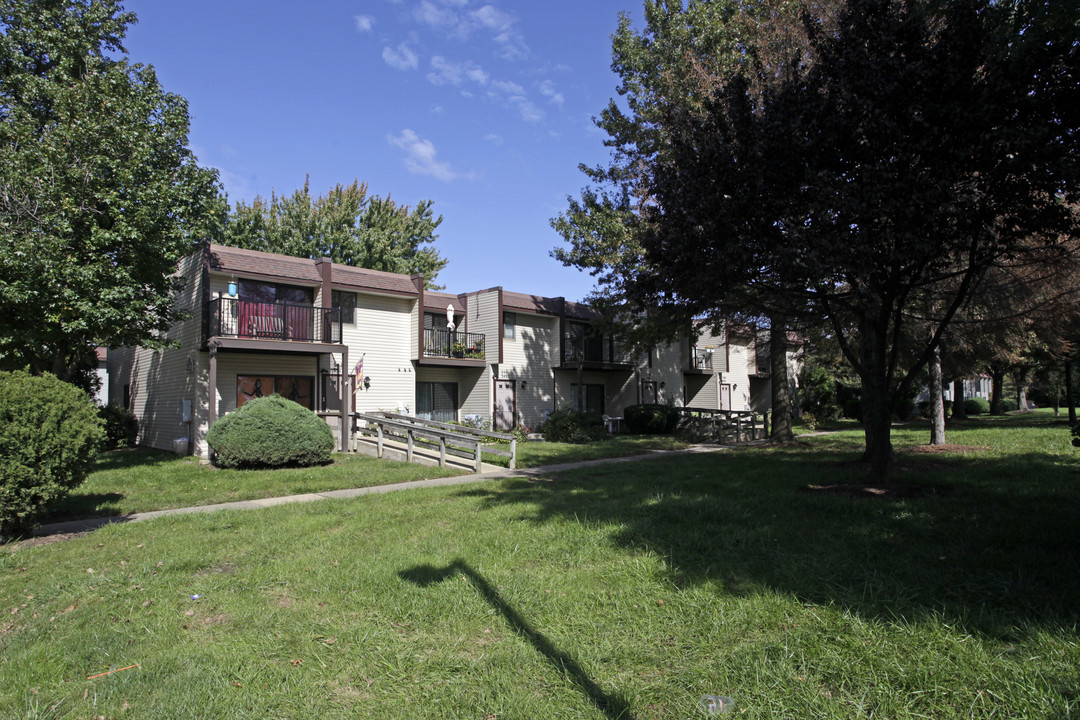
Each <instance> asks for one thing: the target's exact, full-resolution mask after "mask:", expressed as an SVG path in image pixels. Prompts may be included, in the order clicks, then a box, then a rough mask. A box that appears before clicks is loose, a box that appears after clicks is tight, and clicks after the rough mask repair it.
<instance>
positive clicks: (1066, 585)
mask: <svg viewBox="0 0 1080 720" xmlns="http://www.w3.org/2000/svg"><path fill="white" fill-rule="evenodd" d="M926 432H927V431H926V428H925V427H919V426H909V427H905V428H899V429H897V431H896V436H895V440H896V444H897V446H898V450H899V453H898V455H899V456H900V459H901V467H902V472H900V473H898V474H897V475H896V476H895V477H894V478H893V480H894V482H895V483H897V486H903V487H905V488H907V489H909V490H911V489H916V490H922V491H923V494H922V496H921V497H899V498H895V499H889V498H888V497H848V496H845V495H837V494H831V493H828V492H822V491H811V490H808V489H807V488H808V487H809V486H811V485H829V484H842V483H849V482H858V481H859V480H861V479H862V478H863V472H864V471H865V468H864V467H862V466H860V465H859V464H857V463H855V462H854V457H855V454H856V451H857V450H858V448H859V436H858V434H857V433H855V432H850V433H847V432H845V433H838V434H836V435H830V436H821V437H815V438H811V439H809V440H808V444H807V445H804V446H800V447H796V448H789V449H769V448H744V449H739V450H731V451H723V452H719V453H713V454H707V455H679V456H664V457H659V458H649V459H644V460H642V461H640V462H636V463H621V464H615V465H610V466H597V467H592V468H586V469H581V470H577V471H573V472H567V473H562V474H559V475H557V476H553V477H550V478H546V479H543V480H539V481H534V482H526V481H522V480H507V481H496V482H487V483H481V484H476V485H471V486H459V487H453V488H433V489H419V490H413V491H408V492H401V493H394V494H391V495H384V496H370V497H364V498H358V499H355V500H349V501H325V502H321V503H312V504H302V505H292V506H280V507H275V508H270V509H266V510H259V511H247V512H223V513H215V514H211V515H202V516H184V517H170V518H161V519H158V520H154V521H149V522H145V523H133V524H127V525H113V526H109V527H106V528H103V529H101V530H98V531H96V532H94V533H91V534H88V535H86V536H83V537H79V538H75V539H73V540H69V541H65V542H59V543H55V544H52V545H46V546H37V547H23V548H21V549H18V550H16V551H14V552H3V553H0V608H2V609H3V615H2V618H3V619H2V620H0V677H3V678H4V682H3V683H0V717H28V718H37V717H48V718H90V717H95V718H96V717H99V716H105V717H108V718H121V717H122V718H125V719H126V718H156V717H178V716H186V717H214V718H302V717H303V718H307V717H319V718H356V717H361V718H368V717H370V718H478V719H479V720H488V719H489V718H498V719H499V720H507V719H510V718H523V719H524V718H616V717H622V718H639V719H644V718H692V717H703V715H701V714H700V713H699V712H698V711H697V710H696V708H695V705H696V703H697V700H698V698H699V697H700V696H701V695H702V694H705V693H715V694H723V695H729V696H731V697H733V698H734V699H735V702H736V710H737V716H738V717H746V718H870V717H873V718H1066V717H1072V716H1075V715H1077V714H1078V713H1080V696H1078V690H1080V629H1078V626H1077V622H1078V608H1080V545H1078V543H1077V539H1078V533H1077V518H1078V517H1080V515H1078V510H1080V492H1078V483H1080V464H1078V462H1077V459H1076V456H1075V455H1074V451H1073V449H1072V448H1071V446H1070V445H1069V442H1068V430H1067V428H1066V427H1065V426H1062V425H1056V424H1054V422H1053V420H1052V419H1046V418H1041V417H1034V418H1018V419H1012V418H1010V419H1009V420H1008V421H1006V422H999V421H995V422H972V423H969V424H968V425H966V426H964V427H963V428H957V429H952V430H950V434H949V438H948V439H949V440H950V442H951V443H954V444H956V445H958V446H964V447H959V448H957V449H956V451H955V452H950V453H940V454H937V453H935V454H926V453H922V452H913V451H910V450H906V449H905V448H907V447H915V446H917V445H919V444H921V443H925V441H926ZM194 595H198V596H199V597H198V598H196V599H193V598H192V596H194ZM135 664H138V667H136V668H132V669H129V670H121V671H119V672H116V673H114V674H111V675H106V676H103V677H99V678H94V679H87V677H88V676H90V675H95V674H98V673H101V672H106V671H108V670H109V669H110V668H111V667H113V666H115V667H116V668H118V669H119V668H123V667H127V666H129V665H135Z"/></svg>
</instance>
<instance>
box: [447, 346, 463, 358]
mask: <svg viewBox="0 0 1080 720" xmlns="http://www.w3.org/2000/svg"><path fill="white" fill-rule="evenodd" d="M450 356H451V357H456V358H459V357H465V343H462V342H455V343H452V344H451V345H450Z"/></svg>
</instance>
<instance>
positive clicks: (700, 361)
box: [690, 348, 713, 370]
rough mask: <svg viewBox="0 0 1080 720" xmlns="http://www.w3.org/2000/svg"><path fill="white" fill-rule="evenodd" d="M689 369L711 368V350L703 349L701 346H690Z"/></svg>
mask: <svg viewBox="0 0 1080 720" xmlns="http://www.w3.org/2000/svg"><path fill="white" fill-rule="evenodd" d="M690 369H691V370H712V369H713V351H712V350H703V349H701V348H690Z"/></svg>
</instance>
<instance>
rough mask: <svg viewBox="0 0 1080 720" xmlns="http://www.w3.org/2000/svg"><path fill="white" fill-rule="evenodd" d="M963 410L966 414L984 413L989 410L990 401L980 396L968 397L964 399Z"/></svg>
mask: <svg viewBox="0 0 1080 720" xmlns="http://www.w3.org/2000/svg"><path fill="white" fill-rule="evenodd" d="M964 412H965V413H967V414H968V415H985V414H986V413H988V412H990V401H989V400H987V399H986V398H981V397H973V398H968V399H967V400H965V401H964Z"/></svg>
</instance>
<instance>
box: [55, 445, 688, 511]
mask: <svg viewBox="0 0 1080 720" xmlns="http://www.w3.org/2000/svg"><path fill="white" fill-rule="evenodd" d="M686 445H687V443H684V442H682V441H679V440H676V439H675V438H672V437H655V436H634V435H622V436H616V437H611V438H607V439H606V440H604V441H602V442H597V443H590V444H588V445H570V444H567V443H546V442H527V443H520V444H519V445H518V457H517V466H518V467H537V466H540V465H545V464H549V463H564V462H578V461H581V460H597V459H601V458H611V457H622V456H626V455H639V454H642V453H648V452H651V451H654V450H675V449H680V448H683V447H686ZM506 447H507V448H509V444H507V446H506ZM495 461H501V462H497V463H496V462H495ZM485 462H489V463H492V464H501V465H502V466H503V467H506V466H507V465H508V464H509V463H508V461H507V459H506V458H496V457H495V456H485ZM464 472H465V471H462V470H455V469H453V468H438V467H431V466H422V465H417V464H411V463H405V462H393V461H386V460H377V459H375V458H371V457H368V456H366V455H345V454H341V453H335V454H334V462H333V463H332V464H331V465H324V466H319V467H310V468H284V469H279V470H225V469H218V468H215V467H212V466H210V465H207V464H204V463H201V462H200V461H199V459H198V458H194V457H177V456H176V455H174V454H172V453H167V452H163V451H161V450H148V449H143V448H139V449H135V450H117V451H115V452H109V453H105V454H103V455H102V456H101V457H99V458H98V459H97V461H96V462H95V466H94V470H93V472H92V473H91V474H90V476H89V477H88V478H87V480H86V482H85V483H83V484H82V485H80V486H79V487H78V488H76V489H75V490H73V491H72V493H71V494H70V495H69V496H68V497H67V498H66V499H64V500H63V501H62V502H60V503H58V504H57V505H56V506H55V507H54V508H53V510H52V512H51V513H50V515H49V517H48V518H46V519H45V522H59V521H63V520H71V519H76V518H88V517H107V516H113V515H125V514H129V513H136V512H147V511H151V510H168V509H172V508H181V507H193V506H197V505H214V504H217V503H226V502H236V501H239V500H257V499H261V498H270V497H283V496H286V495H301V494H304V493H315V492H327V491H330V490H343V489H346V488H359V487H370V486H373V485H390V484H394V483H403V482H413V481H416V480H424V479H427V478H437V477H448V476H452V475H461V474H464Z"/></svg>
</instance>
